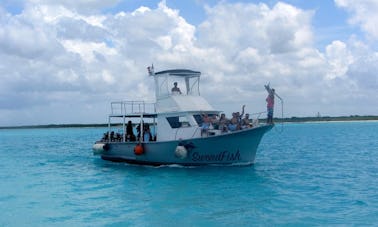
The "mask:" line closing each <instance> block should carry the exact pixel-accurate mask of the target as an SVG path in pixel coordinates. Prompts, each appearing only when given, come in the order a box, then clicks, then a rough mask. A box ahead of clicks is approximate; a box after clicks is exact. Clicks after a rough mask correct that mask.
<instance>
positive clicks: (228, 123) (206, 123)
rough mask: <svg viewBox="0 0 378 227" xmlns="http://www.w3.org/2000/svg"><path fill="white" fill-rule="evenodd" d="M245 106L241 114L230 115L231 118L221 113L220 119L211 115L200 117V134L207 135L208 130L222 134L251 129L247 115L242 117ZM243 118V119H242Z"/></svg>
mask: <svg viewBox="0 0 378 227" xmlns="http://www.w3.org/2000/svg"><path fill="white" fill-rule="evenodd" d="M244 109H245V105H243V107H242V112H241V113H240V112H234V113H232V118H231V119H228V118H226V115H225V114H224V113H222V114H221V115H220V117H218V115H216V114H213V115H211V116H209V115H208V114H206V113H205V114H203V115H202V134H203V133H207V132H208V130H209V129H218V130H220V131H221V132H222V133H225V132H229V131H231V132H232V131H237V130H241V129H245V128H251V127H252V124H251V119H249V114H248V113H246V114H245V115H244ZM243 116H244V117H243Z"/></svg>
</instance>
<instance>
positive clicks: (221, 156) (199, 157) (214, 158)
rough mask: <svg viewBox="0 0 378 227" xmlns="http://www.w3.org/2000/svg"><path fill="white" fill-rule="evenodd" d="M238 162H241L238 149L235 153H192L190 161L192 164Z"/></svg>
mask: <svg viewBox="0 0 378 227" xmlns="http://www.w3.org/2000/svg"><path fill="white" fill-rule="evenodd" d="M238 160H241V157H240V151H239V149H238V150H237V151H235V152H229V151H221V152H219V153H216V154H200V153H198V152H194V153H193V154H192V161H194V162H203V161H206V162H223V161H238Z"/></svg>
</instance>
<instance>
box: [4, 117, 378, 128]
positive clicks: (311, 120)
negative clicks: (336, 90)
mask: <svg viewBox="0 0 378 227" xmlns="http://www.w3.org/2000/svg"><path fill="white" fill-rule="evenodd" d="M259 121H260V122H262V123H264V122H265V121H266V119H259ZM363 121H367V122H376V121H378V116H358V115H356V116H349V117H346V116H340V117H328V116H327V117H291V118H283V119H281V118H274V122H275V123H277V124H279V123H327V122H363ZM104 127H108V124H107V123H102V124H48V125H21V126H0V130H1V129H38V128H41V129H42V128H43V129H46V128H104Z"/></svg>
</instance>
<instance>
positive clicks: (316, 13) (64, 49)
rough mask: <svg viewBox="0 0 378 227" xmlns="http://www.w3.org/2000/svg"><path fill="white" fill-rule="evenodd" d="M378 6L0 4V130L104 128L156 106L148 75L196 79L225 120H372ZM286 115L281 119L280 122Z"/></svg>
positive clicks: (370, 1) (197, 0)
mask: <svg viewBox="0 0 378 227" xmlns="http://www.w3.org/2000/svg"><path fill="white" fill-rule="evenodd" d="M377 11H378V1H376V0H360V1H356V0H334V1H332V0H328V1H318V0H306V1H304V0H287V1H275V0H261V1H257V0H256V1H255V0H251V1H246V0H239V1H237V0H224V1H215V0H183V1H181V0H180V1H178V0H176V1H173V0H165V1H164V0H163V1H159V0H158V1H155V0H107V1H103V0H85V1H84V0H28V1H25V0H0V126H19V125H38V124H70V123H81V124H86V123H106V122H107V115H108V114H109V113H110V102H112V101H124V100H147V101H153V100H154V83H153V80H152V78H151V77H148V75H147V70H146V68H147V66H149V65H151V64H153V65H154V67H155V71H161V70H166V69H175V68H185V69H192V70H197V71H201V72H202V75H201V88H200V90H201V95H202V96H204V97H205V98H206V99H207V100H208V101H209V103H210V104H212V106H213V107H214V108H215V109H218V110H223V111H224V112H225V113H226V114H227V115H228V116H230V114H231V112H235V111H240V110H241V106H242V105H243V104H245V105H246V111H247V112H249V113H251V114H253V113H257V112H261V111H265V108H266V103H265V98H266V95H267V94H266V91H265V89H264V84H267V83H270V85H271V86H272V87H274V88H275V90H276V92H277V94H278V95H279V96H280V97H282V99H283V104H281V103H280V102H279V100H277V101H276V116H277V117H281V116H282V112H283V116H284V117H303V116H316V115H318V114H320V115H321V116H350V115H378V76H377V73H378V45H377V43H378V42H377V41H378V26H377V25H376V22H377V21H378V14H376V12H377ZM282 107H283V111H282Z"/></svg>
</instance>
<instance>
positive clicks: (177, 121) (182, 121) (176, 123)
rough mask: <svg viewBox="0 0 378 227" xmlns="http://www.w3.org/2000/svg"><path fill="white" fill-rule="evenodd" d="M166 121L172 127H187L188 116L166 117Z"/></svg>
mask: <svg viewBox="0 0 378 227" xmlns="http://www.w3.org/2000/svg"><path fill="white" fill-rule="evenodd" d="M167 121H168V123H169V125H170V126H171V127H172V128H181V127H189V126H190V124H189V121H188V118H187V117H185V116H174V117H167Z"/></svg>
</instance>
